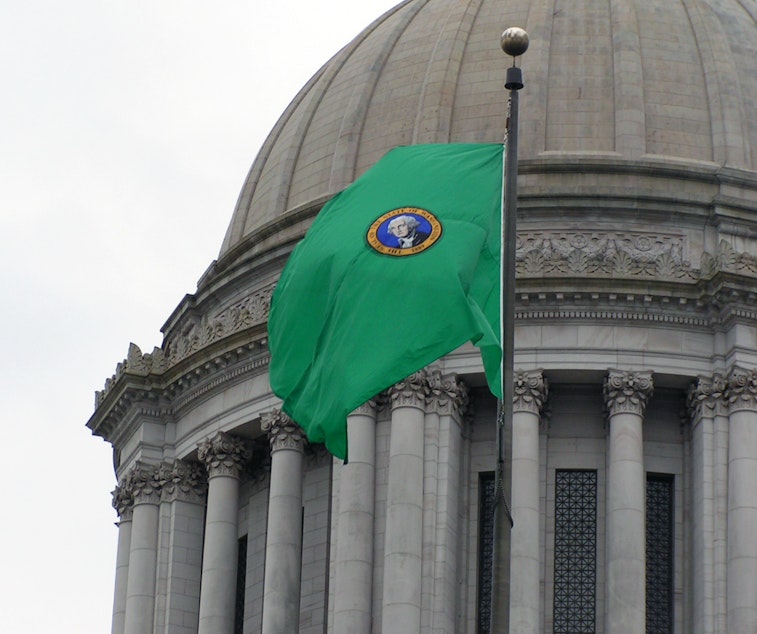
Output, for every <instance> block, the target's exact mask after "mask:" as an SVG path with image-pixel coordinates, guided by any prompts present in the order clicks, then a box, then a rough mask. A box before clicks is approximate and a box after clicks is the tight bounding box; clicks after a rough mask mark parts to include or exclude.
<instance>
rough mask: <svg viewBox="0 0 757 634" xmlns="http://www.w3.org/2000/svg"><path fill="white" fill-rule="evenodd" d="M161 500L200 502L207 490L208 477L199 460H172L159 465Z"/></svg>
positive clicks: (202, 500)
mask: <svg viewBox="0 0 757 634" xmlns="http://www.w3.org/2000/svg"><path fill="white" fill-rule="evenodd" d="M160 483H161V486H162V494H163V501H165V502H173V501H175V500H181V501H183V502H195V503H202V502H204V501H205V494H206V493H207V491H208V478H207V475H206V473H205V469H204V468H203V466H202V465H201V464H200V463H199V462H192V461H189V460H174V461H173V462H172V463H169V462H164V463H163V464H162V465H160Z"/></svg>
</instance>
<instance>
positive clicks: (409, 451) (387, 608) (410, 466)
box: [381, 370, 429, 634]
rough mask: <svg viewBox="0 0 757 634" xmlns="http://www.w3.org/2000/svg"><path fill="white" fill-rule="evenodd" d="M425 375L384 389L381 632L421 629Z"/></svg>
mask: <svg viewBox="0 0 757 634" xmlns="http://www.w3.org/2000/svg"><path fill="white" fill-rule="evenodd" d="M428 395H429V383H428V373H427V372H426V370H421V371H419V372H415V373H413V374H412V375H410V376H409V377H407V378H406V379H404V380H402V381H399V382H398V383H397V384H395V385H394V386H392V387H391V388H389V390H388V396H389V403H390V404H391V410H392V422H391V436H390V440H389V475H388V486H387V501H386V533H385V543H384V592H383V599H382V611H381V619H382V620H381V628H382V630H383V631H385V632H405V633H407V634H413V633H415V632H419V631H420V626H421V586H422V583H421V580H422V568H421V566H422V561H423V557H422V550H423V448H424V442H423V441H424V419H425V410H426V399H427V397H428Z"/></svg>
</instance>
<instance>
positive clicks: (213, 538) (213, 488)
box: [197, 432, 250, 634]
mask: <svg viewBox="0 0 757 634" xmlns="http://www.w3.org/2000/svg"><path fill="white" fill-rule="evenodd" d="M197 458H198V459H199V460H200V462H202V463H203V464H204V465H205V469H206V470H207V472H208V507H207V510H206V512H205V545H204V549H203V555H202V583H201V586H200V614H199V630H198V632H199V634H231V633H232V632H233V630H234V602H235V598H236V592H235V590H236V587H235V584H236V578H237V539H238V535H237V533H238V526H237V521H238V520H237V518H238V513H239V479H240V476H241V474H242V470H243V469H244V466H245V464H246V463H247V461H248V460H249V459H250V450H249V449H248V448H247V446H246V444H245V443H244V441H243V440H242V439H241V438H237V437H236V436H232V435H230V434H226V433H224V432H218V433H217V434H216V435H215V436H213V438H210V439H206V440H204V441H203V442H201V443H200V444H199V445H198V448H197Z"/></svg>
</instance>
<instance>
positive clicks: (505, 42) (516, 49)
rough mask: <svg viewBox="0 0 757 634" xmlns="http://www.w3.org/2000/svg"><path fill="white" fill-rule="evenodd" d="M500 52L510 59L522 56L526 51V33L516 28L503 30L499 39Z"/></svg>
mask: <svg viewBox="0 0 757 634" xmlns="http://www.w3.org/2000/svg"><path fill="white" fill-rule="evenodd" d="M500 43H501V45H502V50H503V51H505V53H507V54H508V55H510V56H512V57H518V55H523V53H525V52H526V51H527V50H528V33H526V32H525V31H524V30H523V29H521V28H520V27H517V26H511V27H510V28H509V29H505V31H504V33H502V37H501V38H500Z"/></svg>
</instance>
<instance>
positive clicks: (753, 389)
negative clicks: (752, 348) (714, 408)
mask: <svg viewBox="0 0 757 634" xmlns="http://www.w3.org/2000/svg"><path fill="white" fill-rule="evenodd" d="M725 396H726V400H727V401H728V406H729V407H730V410H731V411H735V410H740V409H749V410H755V409H757V370H746V369H744V368H739V367H734V368H733V369H732V370H731V372H730V374H729V375H728V386H727V388H726V394H725Z"/></svg>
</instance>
